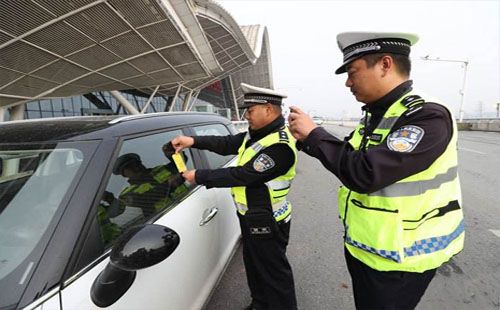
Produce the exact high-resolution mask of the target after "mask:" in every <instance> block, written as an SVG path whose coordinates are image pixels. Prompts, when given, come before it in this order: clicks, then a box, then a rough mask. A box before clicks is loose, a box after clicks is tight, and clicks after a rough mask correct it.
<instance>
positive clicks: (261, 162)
mask: <svg viewBox="0 0 500 310" xmlns="http://www.w3.org/2000/svg"><path fill="white" fill-rule="evenodd" d="M274 165H275V164H274V160H273V159H272V158H271V157H269V156H268V155H267V154H260V155H259V157H257V158H256V159H255V160H254V161H253V169H255V171H258V172H264V171H266V170H269V169H271V168H272V167H274Z"/></svg>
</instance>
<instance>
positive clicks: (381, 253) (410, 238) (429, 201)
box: [338, 92, 465, 272]
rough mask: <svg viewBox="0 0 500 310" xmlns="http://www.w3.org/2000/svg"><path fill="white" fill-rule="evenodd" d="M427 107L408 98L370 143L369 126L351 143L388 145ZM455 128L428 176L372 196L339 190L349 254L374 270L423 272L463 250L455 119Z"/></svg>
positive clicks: (384, 120) (359, 129)
mask: <svg viewBox="0 0 500 310" xmlns="http://www.w3.org/2000/svg"><path fill="white" fill-rule="evenodd" d="M423 102H424V100H423V99H422V98H421V97H420V96H418V95H415V94H414V93H413V92H412V93H409V94H407V95H404V96H403V97H402V98H400V99H399V100H398V101H396V102H395V103H393V104H392V105H391V106H390V107H389V109H388V110H387V111H386V112H385V114H384V116H383V118H382V119H381V121H380V122H379V124H377V127H376V128H375V129H374V130H373V133H372V134H371V135H370V136H369V137H367V138H366V139H367V141H366V143H362V140H363V133H364V129H365V128H364V122H360V124H359V125H358V127H357V128H356V130H355V132H354V134H353V135H352V137H351V139H350V140H349V143H350V144H351V145H352V146H353V148H354V149H356V150H359V149H360V148H362V147H363V148H365V149H369V148H370V147H371V146H375V145H379V144H381V143H386V138H387V136H388V135H389V134H390V133H391V131H392V129H393V127H394V125H395V124H396V122H397V121H398V119H399V118H400V117H401V116H402V115H403V114H407V113H410V112H412V111H417V110H418V109H420V108H421V106H418V105H419V104H422V103H423ZM432 102H433V103H434V102H435V101H432ZM435 103H436V104H440V103H439V102H435ZM450 115H452V113H451V112H450ZM366 117H367V118H368V119H369V118H370V115H367V116H366ZM451 122H452V124H453V134H452V137H451V140H450V142H449V143H448V146H447V147H446V150H445V151H444V153H443V154H441V155H440V156H439V157H438V158H437V159H436V160H435V161H434V163H433V164H432V165H431V166H430V167H428V168H427V169H426V170H424V171H421V172H419V173H416V174H414V175H411V176H409V177H407V178H405V179H403V180H400V181H398V182H396V183H394V184H391V185H389V186H387V187H385V188H383V189H380V190H378V191H376V192H372V193H367V194H365V193H358V192H355V191H352V190H350V189H349V188H347V187H345V186H344V187H342V188H341V189H340V190H339V193H338V199H339V201H338V206H339V214H340V217H341V219H342V220H343V221H344V225H345V228H346V234H345V245H346V248H347V249H348V250H349V252H350V253H351V254H352V255H353V256H354V257H356V258H357V259H359V260H360V261H362V262H364V263H365V264H366V265H368V266H370V267H371V268H373V269H376V270H380V271H392V270H400V271H411V272H423V271H426V270H429V269H433V268H437V267H439V266H440V265H441V264H442V263H443V262H446V261H448V260H449V259H450V258H451V257H452V256H453V255H455V254H456V253H458V252H460V251H461V250H462V249H463V242H464V230H465V226H464V221H463V213H462V209H461V208H460V203H461V193H460V184H459V179H458V172H457V165H458V161H457V145H456V144H457V128H456V123H455V121H454V118H453V116H451ZM394 129H396V128H394ZM372 137H376V139H375V138H372ZM363 144H364V145H363Z"/></svg>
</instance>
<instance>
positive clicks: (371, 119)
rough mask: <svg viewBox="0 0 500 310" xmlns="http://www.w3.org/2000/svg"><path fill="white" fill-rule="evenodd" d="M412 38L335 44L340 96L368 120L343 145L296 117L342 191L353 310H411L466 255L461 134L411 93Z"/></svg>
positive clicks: (310, 148)
mask: <svg viewBox="0 0 500 310" xmlns="http://www.w3.org/2000/svg"><path fill="white" fill-rule="evenodd" d="M417 40H418V37H417V36H416V35H414V34H408V33H374V32H348V33H341V34H339V35H338V36H337V41H338V44H339V47H340V49H341V50H342V52H343V54H344V63H343V64H342V65H341V66H340V68H338V69H337V71H336V73H337V74H340V73H344V72H347V80H346V84H345V85H346V86H347V87H349V88H350V90H351V92H352V93H353V95H354V96H355V97H356V100H358V101H360V102H362V103H365V104H366V105H365V106H363V108H362V109H363V110H364V111H365V112H366V113H365V117H364V118H363V119H362V120H361V122H360V124H359V125H358V127H357V128H356V129H355V130H354V131H353V133H351V135H350V136H349V137H347V138H346V139H345V140H344V141H342V140H340V139H337V138H336V137H334V136H332V135H331V134H330V133H328V132H327V131H326V130H325V129H323V128H321V127H316V125H315V124H314V123H313V121H312V120H311V119H310V118H309V117H308V116H307V114H305V113H304V112H302V111H301V110H300V109H298V108H296V107H291V110H292V112H291V113H290V116H289V124H290V130H291V132H292V133H293V135H294V136H295V137H296V138H297V140H299V141H301V142H302V146H301V147H302V149H303V150H304V151H305V152H306V153H307V154H309V155H311V156H314V157H316V158H318V159H319V160H320V161H321V162H322V164H323V165H324V166H325V167H326V168H327V169H328V170H330V171H331V172H332V173H334V174H335V175H336V176H337V177H338V178H339V179H340V181H341V182H342V183H343V186H342V187H341V188H340V190H339V192H338V208H339V215H340V217H341V219H342V221H343V223H344V226H345V235H344V246H345V248H344V250H345V257H346V262H347V267H348V270H349V273H350V274H351V277H352V282H353V290H354V301H355V304H356V308H358V309H413V308H415V307H416V305H417V303H418V302H419V300H420V298H421V297H422V295H423V294H424V292H425V290H426V288H427V286H428V285H429V283H430V281H431V280H432V278H433V277H434V275H435V273H436V268H438V267H439V266H440V265H441V264H443V263H445V262H446V261H448V260H450V259H451V258H452V257H453V255H455V254H457V253H458V252H460V251H461V250H462V249H463V243H464V230H465V226H464V221H463V213H462V209H461V193H460V184H459V180H458V174H457V166H458V161H457V127H456V123H455V119H454V117H453V115H452V113H451V112H450V110H449V109H448V108H447V107H446V106H444V105H443V104H441V103H440V102H439V101H437V100H435V99H431V98H430V97H429V96H427V95H425V94H423V93H422V92H420V91H418V90H414V89H413V87H412V81H410V80H409V73H410V59H409V54H410V46H411V45H413V44H414V43H415V42H416V41H417Z"/></svg>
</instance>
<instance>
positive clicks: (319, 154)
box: [301, 103, 453, 193]
mask: <svg viewBox="0 0 500 310" xmlns="http://www.w3.org/2000/svg"><path fill="white" fill-rule="evenodd" d="M422 106H423V108H422V109H421V110H420V111H418V112H416V113H413V114H411V115H409V116H404V117H402V118H400V119H399V120H398V122H397V123H396V124H395V126H394V127H393V132H394V131H396V130H397V129H399V128H401V127H403V126H406V125H413V126H418V127H420V128H422V129H423V130H424V134H423V136H422V139H421V140H420V142H419V143H418V144H417V145H416V147H415V148H414V149H413V150H412V151H409V152H397V151H393V150H391V149H390V148H389V147H388V145H387V139H386V140H385V141H383V142H382V143H381V144H379V145H376V146H372V147H370V148H369V149H368V150H366V151H356V150H354V149H353V148H352V146H351V145H350V144H349V143H348V142H346V141H342V140H339V139H338V138H336V137H334V136H333V135H331V134H330V133H328V132H327V131H326V130H325V129H324V128H322V127H318V128H316V129H314V130H313V131H312V132H311V133H310V134H309V136H308V137H307V139H306V140H305V141H304V143H303V144H302V145H301V148H302V150H303V151H305V152H306V153H307V154H309V155H310V156H313V157H316V158H318V159H319V160H320V161H321V163H322V164H323V166H325V168H327V169H328V170H329V171H331V172H332V173H333V174H335V175H336V176H337V177H338V178H339V179H340V181H341V182H342V183H343V184H344V185H345V186H347V187H348V188H350V189H352V190H355V191H357V192H360V193H370V192H374V191H377V190H379V189H382V188H384V187H386V186H388V185H390V184H393V183H395V182H397V181H399V180H402V179H404V178H406V177H408V176H411V175H413V174H415V173H418V172H420V171H423V170H425V169H427V168H428V167H429V166H430V165H431V164H432V163H433V162H434V161H435V160H436V159H437V158H438V157H439V156H440V155H441V154H442V153H443V152H444V151H445V150H446V147H447V146H448V143H449V141H450V139H451V136H452V130H453V129H452V123H451V116H450V114H449V112H448V111H447V110H446V108H444V107H442V106H441V105H438V104H432V103H425V104H423V105H422Z"/></svg>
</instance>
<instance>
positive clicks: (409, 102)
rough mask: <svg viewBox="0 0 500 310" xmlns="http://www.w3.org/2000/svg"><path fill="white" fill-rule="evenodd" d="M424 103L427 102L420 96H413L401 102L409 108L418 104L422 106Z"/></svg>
mask: <svg viewBox="0 0 500 310" xmlns="http://www.w3.org/2000/svg"><path fill="white" fill-rule="evenodd" d="M424 102H425V100H424V99H423V98H422V97H420V96H419V95H411V96H408V97H406V98H404V99H403V100H401V103H402V104H403V105H404V106H405V107H407V108H410V107H413V106H415V105H417V104H421V103H424Z"/></svg>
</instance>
